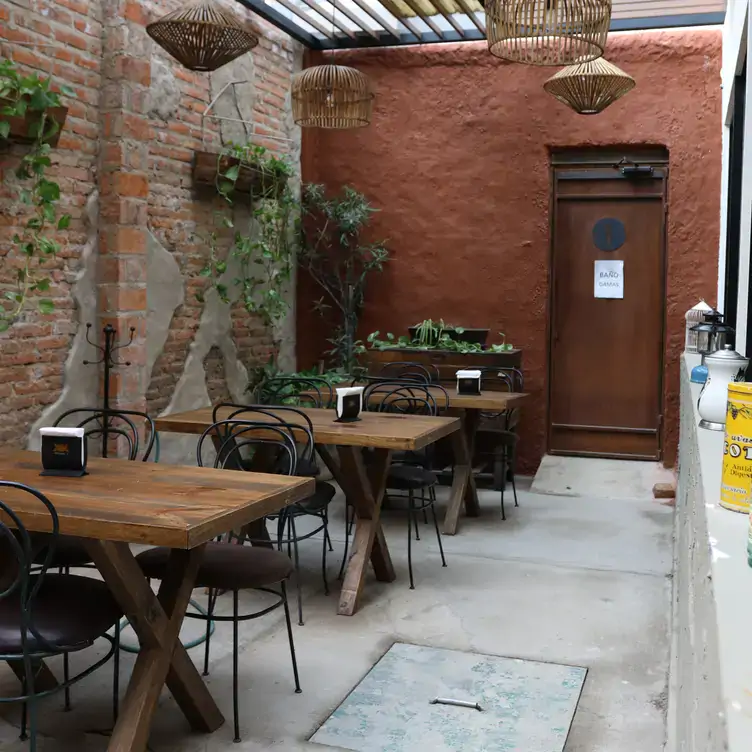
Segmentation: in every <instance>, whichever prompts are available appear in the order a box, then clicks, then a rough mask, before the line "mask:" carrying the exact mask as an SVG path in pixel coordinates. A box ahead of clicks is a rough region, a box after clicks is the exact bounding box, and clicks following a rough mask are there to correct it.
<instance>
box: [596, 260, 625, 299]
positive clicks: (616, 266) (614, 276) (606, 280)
mask: <svg viewBox="0 0 752 752" xmlns="http://www.w3.org/2000/svg"><path fill="white" fill-rule="evenodd" d="M595 297H596V298H623V297H624V262H623V261H612V260H611V259H608V260H606V259H599V260H597V261H596V262H595Z"/></svg>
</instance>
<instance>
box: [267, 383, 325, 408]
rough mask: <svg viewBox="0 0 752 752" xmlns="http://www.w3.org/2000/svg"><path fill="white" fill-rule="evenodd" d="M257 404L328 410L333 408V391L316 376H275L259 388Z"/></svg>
mask: <svg viewBox="0 0 752 752" xmlns="http://www.w3.org/2000/svg"><path fill="white" fill-rule="evenodd" d="M259 402H260V403H262V404H264V405H292V406H295V405H298V406H301V407H325V408H328V407H333V406H334V390H333V389H332V385H331V384H330V383H329V382H328V381H327V380H326V379H324V378H319V377H317V376H275V377H274V378H271V379H269V380H268V381H265V382H264V383H263V385H262V386H261V389H260V392H259Z"/></svg>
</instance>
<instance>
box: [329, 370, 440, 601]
mask: <svg viewBox="0 0 752 752" xmlns="http://www.w3.org/2000/svg"><path fill="white" fill-rule="evenodd" d="M367 392H368V395H367V397H366V396H365V393H364V399H368V400H371V401H372V402H373V407H374V409H377V410H378V412H388V413H398V414H410V415H429V416H437V415H439V414H440V413H441V412H442V411H443V410H445V409H446V407H448V405H449V396H448V395H447V393H446V391H445V390H444V389H443V387H440V386H437V385H433V384H432V385H430V388H429V385H428V384H410V385H405V384H398V385H396V386H395V385H394V384H392V385H388V384H386V383H384V384H374V385H373V386H372V388H371V389H370V391H369V390H367ZM437 483H438V479H437V477H436V474H435V473H434V472H433V471H432V470H431V453H430V447H429V448H428V450H426V452H424V453H417V452H411V453H409V454H405V455H403V456H400V457H397V458H396V459H394V460H393V462H392V465H391V467H390V468H389V472H388V475H387V482H386V487H387V489H394V490H397V491H404V492H406V493H407V512H408V515H407V566H408V571H409V573H410V589H411V590H414V589H415V582H414V578H413V559H412V537H413V528H414V529H415V539H416V540H417V541H419V540H420V531H419V529H418V517H417V514H418V512H421V511H422V512H423V514H424V516H425V515H427V511H428V510H429V509H430V511H431V514H432V516H433V523H434V528H435V529H436V539H437V541H438V543H439V553H440V554H441V564H442V566H444V567H445V566H446V565H447V564H446V557H445V556H444V546H443V544H442V542H441V532H440V530H439V522H438V519H437V517H436V506H435V505H436V485H437ZM418 492H420V498H419V499H416V494H417V493H418ZM352 523H353V519H352V516H351V511H350V509H349V508H348V510H347V520H346V527H345V556H344V558H343V564H342V567H341V568H340V576H341V575H342V572H343V568H344V562H345V561H346V559H347V548H348V543H349V536H350V532H351V528H352Z"/></svg>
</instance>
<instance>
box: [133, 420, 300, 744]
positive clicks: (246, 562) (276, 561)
mask: <svg viewBox="0 0 752 752" xmlns="http://www.w3.org/2000/svg"><path fill="white" fill-rule="evenodd" d="M207 440H213V441H214V444H215V447H216V458H215V460H214V467H215V468H224V469H232V470H238V469H240V468H242V467H243V463H242V462H241V460H242V459H243V458H244V456H245V455H247V454H248V453H251V454H252V453H254V452H256V451H263V452H265V453H267V454H268V455H272V456H271V460H272V465H273V467H274V468H275V472H277V473H279V474H282V475H294V474H295V460H296V446H295V440H294V438H292V437H291V436H290V434H289V433H288V432H287V431H286V430H285V429H284V428H283V427H281V426H277V425H274V424H272V423H259V422H253V421H244V420H224V421H219V422H217V423H215V424H213V425H212V426H210V427H209V428H208V429H207V430H206V431H204V433H203V435H202V436H201V438H200V439H199V443H198V450H197V454H198V463H199V465H201V466H203V457H204V451H203V450H204V444H205V443H206V442H207ZM245 538H246V535H245V532H243V533H241V534H239V535H237V536H236V537H235V538H234V540H232V541H225V542H214V543H208V544H207V546H206V549H205V550H204V556H203V559H202V561H201V564H200V566H199V571H198V575H197V577H196V587H199V588H208V590H209V593H208V597H209V604H208V608H207V609H206V612H205V613H201V612H193V611H189V612H187V613H186V617H189V618H194V619H202V620H204V621H206V641H205V653H204V675H207V674H208V673H209V650H210V644H211V641H210V637H211V623H212V622H222V621H231V622H232V625H233V650H232V699H233V713H234V724H235V725H234V729H235V739H234V740H235V741H236V742H239V741H240V720H239V710H238V625H239V623H240V622H241V621H248V620H250V619H258V618H259V617H261V616H265V615H266V614H268V613H270V612H272V611H274V610H276V609H277V608H279V607H280V606H282V607H283V608H284V611H285V622H286V625H287V636H288V640H289V643H290V656H291V659H292V669H293V676H294V678H295V692H296V693H299V692H301V689H300V679H299V676H298V663H297V660H296V657H295V643H294V641H293V635H292V622H291V620H290V607H289V604H288V600H287V585H286V583H287V580H288V579H289V577H290V575H291V574H292V573H293V571H294V565H293V562H292V560H291V559H290V557H289V556H287V555H286V554H284V553H283V552H282V551H278V550H274V549H273V548H271V543H270V542H269V543H267V544H266V545H267V547H265V546H263V545H255V546H244V545H242V544H243V543H244V542H245ZM237 544H240V545H237ZM169 557H170V549H168V548H152V549H150V550H149V551H145V552H144V553H142V554H139V555H138V556H137V557H136V560H137V561H138V563H139V565H140V566H141V569H142V571H143V572H144V574H145V575H146V576H147V577H148V578H150V579H162V578H163V577H164V575H165V573H166V571H167V565H168V561H169ZM275 586H279V590H276V589H275ZM240 590H258V591H261V592H264V593H268V594H271V595H274V596H276V598H277V600H276V601H275V602H274V603H272V604H271V605H269V606H267V607H265V608H263V609H261V610H259V611H254V612H251V613H248V614H240V613H239V609H238V591H240ZM226 591H231V592H232V616H217V615H216V614H215V605H216V602H217V598H218V597H219V595H220V594H221V593H223V592H226Z"/></svg>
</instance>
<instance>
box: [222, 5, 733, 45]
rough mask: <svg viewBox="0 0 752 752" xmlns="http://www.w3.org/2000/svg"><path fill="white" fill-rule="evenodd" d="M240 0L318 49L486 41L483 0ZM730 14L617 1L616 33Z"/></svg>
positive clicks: (722, 8)
mask: <svg viewBox="0 0 752 752" xmlns="http://www.w3.org/2000/svg"><path fill="white" fill-rule="evenodd" d="M236 1H237V2H238V3H240V4H241V5H243V6H245V7H246V8H248V9H250V10H252V11H253V12H254V13H256V14H257V15H259V16H261V17H262V18H265V19H266V20H267V21H269V22H270V23H272V24H274V25H275V26H277V27H278V28H280V29H282V30H283V31H285V32H286V33H288V34H289V35H290V36H291V37H293V38H294V39H297V40H298V41H299V42H302V43H303V44H304V45H305V46H306V47H310V48H311V49H316V50H331V49H347V48H353V47H376V46H392V45H406V44H429V43H432V42H463V41H468V42H470V41H478V40H480V39H485V38H486V21H485V12H484V6H483V2H482V1H481V0H336V9H335V5H334V4H333V3H332V1H331V0H236ZM725 13H726V1H725V0H613V11H612V14H611V31H629V30H640V29H659V28H670V27H678V26H702V25H710V24H722V23H723V19H724V17H725Z"/></svg>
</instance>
